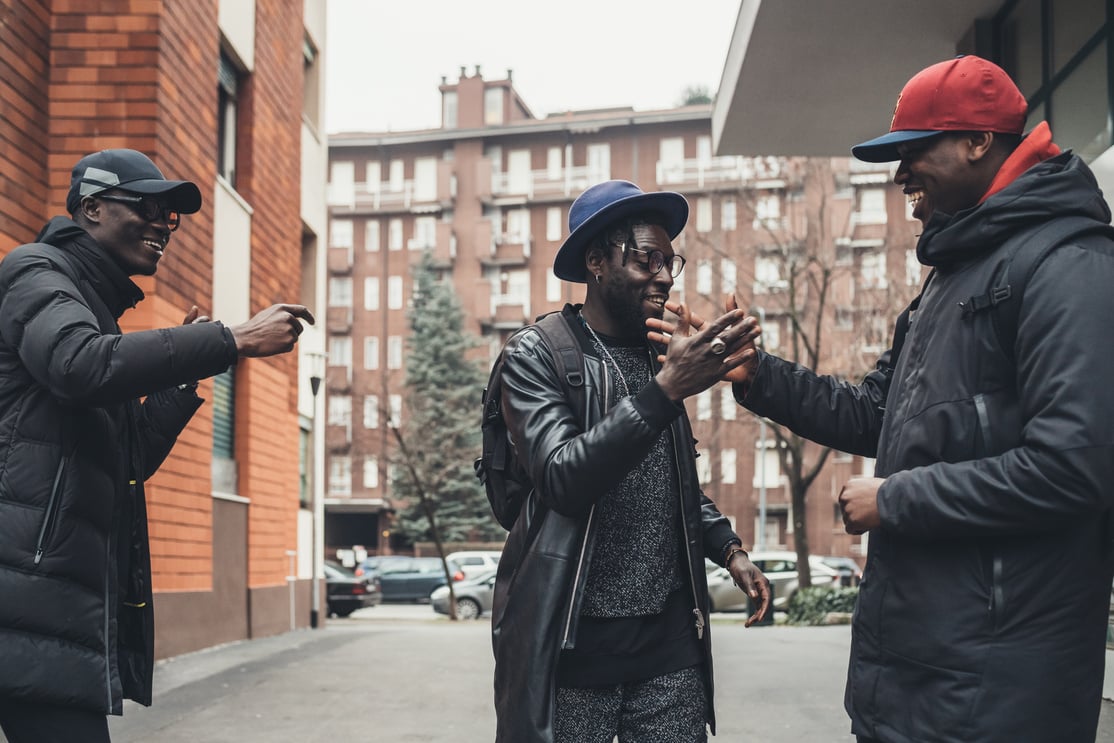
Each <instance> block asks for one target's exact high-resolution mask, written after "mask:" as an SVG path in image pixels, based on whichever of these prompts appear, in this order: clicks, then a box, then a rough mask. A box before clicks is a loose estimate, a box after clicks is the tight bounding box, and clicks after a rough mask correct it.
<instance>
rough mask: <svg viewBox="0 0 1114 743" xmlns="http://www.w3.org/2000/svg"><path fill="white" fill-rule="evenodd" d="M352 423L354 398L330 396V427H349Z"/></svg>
mask: <svg viewBox="0 0 1114 743" xmlns="http://www.w3.org/2000/svg"><path fill="white" fill-rule="evenodd" d="M351 422H352V398H351V397H349V396H348V395H329V425H330V426H347V425H348V424H350V423H351Z"/></svg>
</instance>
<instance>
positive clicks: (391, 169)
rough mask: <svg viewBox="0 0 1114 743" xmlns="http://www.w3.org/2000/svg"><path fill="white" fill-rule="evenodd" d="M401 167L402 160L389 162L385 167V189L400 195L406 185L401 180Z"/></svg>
mask: <svg viewBox="0 0 1114 743" xmlns="http://www.w3.org/2000/svg"><path fill="white" fill-rule="evenodd" d="M403 167H404V166H403V163H402V160H391V162H390V164H389V165H388V166H387V188H388V189H390V190H391V191H392V192H394V193H400V192H401V191H402V189H403V187H404V186H405V185H406V181H405V180H404V179H403Z"/></svg>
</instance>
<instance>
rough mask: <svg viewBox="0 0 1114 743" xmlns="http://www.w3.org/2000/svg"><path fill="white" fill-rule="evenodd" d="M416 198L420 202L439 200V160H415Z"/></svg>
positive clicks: (432, 158)
mask: <svg viewBox="0 0 1114 743" xmlns="http://www.w3.org/2000/svg"><path fill="white" fill-rule="evenodd" d="M414 198H415V199H417V200H418V201H436V200H437V158H435V157H419V158H417V159H416V160H414Z"/></svg>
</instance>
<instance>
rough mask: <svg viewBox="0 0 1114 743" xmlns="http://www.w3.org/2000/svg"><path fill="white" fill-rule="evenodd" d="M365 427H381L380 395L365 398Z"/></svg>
mask: <svg viewBox="0 0 1114 743" xmlns="http://www.w3.org/2000/svg"><path fill="white" fill-rule="evenodd" d="M364 428H379V395H368V396H367V397H365V398H364Z"/></svg>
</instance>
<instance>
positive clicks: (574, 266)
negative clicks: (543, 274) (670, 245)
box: [553, 191, 689, 284]
mask: <svg viewBox="0 0 1114 743" xmlns="http://www.w3.org/2000/svg"><path fill="white" fill-rule="evenodd" d="M643 212H657V213H658V214H661V215H662V217H663V218H664V219H665V231H666V232H668V233H669V239H670V240H672V239H673V238H675V237H677V235H679V234H681V230H683V229H685V223H686V222H688V218H689V203H688V202H687V201H686V200H685V197H684V196H682V195H681V194H679V193H674V192H672V191H656V192H651V193H640V194H634V195H633V196H627V197H626V198H623V199H618V200H616V201H613V202H611V203H610V204H608V205H607V206H606V207H604V208H603V209H600V210H599V211H598V212H596V213H595V214H593V215H592V216H590V217H588V219H586V220H584V221H583V222H581V223H580V225H578V226H577V228H576V229H575V230H573V231H572V232H570V233H569V236H568V238H567V239H566V240H565V242H564V244H563V245H562V246H561V249H560V250H558V251H557V257H556V258H555V259H554V260H553V273H554V275H555V276H556V277H557V278H559V279H561V280H563V281H571V282H573V283H576V284H583V283H585V282H586V281H587V280H588V277H587V270H586V268H585V266H584V253H585V251H587V249H588V245H589V244H590V243H591V242H592V238H593V237H595V236H596V234H597V233H598V232H599V231H600V230H601V229H602V228H603V227H605V226H606V225H608V224H609V223H611V222H614V221H616V220H618V219H623V218H624V217H629V216H632V215H634V214H641V213H643Z"/></svg>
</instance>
